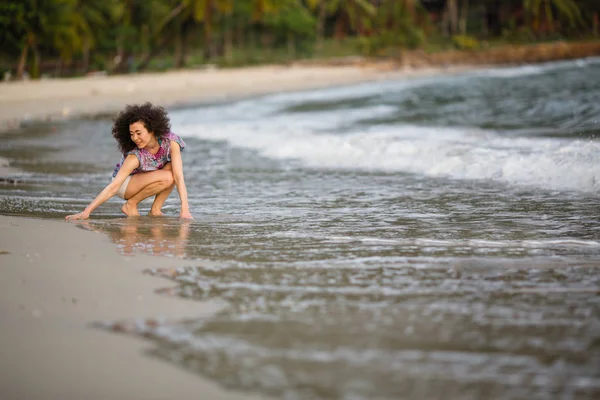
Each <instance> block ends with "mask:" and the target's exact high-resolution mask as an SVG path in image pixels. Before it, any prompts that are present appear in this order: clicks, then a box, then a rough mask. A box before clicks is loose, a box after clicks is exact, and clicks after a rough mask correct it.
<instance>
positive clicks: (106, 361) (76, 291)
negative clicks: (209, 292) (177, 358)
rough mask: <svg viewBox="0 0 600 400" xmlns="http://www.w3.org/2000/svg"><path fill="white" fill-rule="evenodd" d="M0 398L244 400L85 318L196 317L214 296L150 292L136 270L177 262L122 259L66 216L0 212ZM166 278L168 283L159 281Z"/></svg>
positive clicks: (152, 282)
mask: <svg viewBox="0 0 600 400" xmlns="http://www.w3.org/2000/svg"><path fill="white" fill-rule="evenodd" d="M0 232H1V233H0V237H1V238H2V239H1V240H0V257H1V258H0V260H1V261H0V270H1V272H2V279H1V280H0V321H1V326H2V327H1V328H0V332H1V333H0V359H1V360H2V362H0V397H2V399H6V400H17V399H46V400H49V399H65V400H66V399H192V398H195V399H198V398H202V399H236V398H244V399H252V398H255V397H254V396H253V395H249V394H244V395H243V396H242V395H241V394H239V393H234V392H229V391H226V390H224V389H223V388H220V387H218V386H217V385H215V384H213V383H211V382H208V381H205V380H203V379H202V378H200V377H198V376H193V375H191V374H189V373H187V372H183V371H180V370H178V369H177V368H176V367H174V366H172V365H169V364H167V363H164V362H161V361H159V360H155V359H152V358H151V357H149V356H146V355H144V350H145V348H147V347H148V344H147V343H145V342H143V341H141V340H140V339H135V338H132V337H129V336H125V335H117V334H114V333H108V332H105V331H102V330H100V329H97V328H95V327H93V326H92V324H93V323H95V322H103V321H110V320H135V319H143V318H149V317H151V318H163V319H166V320H167V321H168V320H170V319H179V318H184V317H191V316H193V317H201V316H203V315H209V314H212V313H214V312H216V311H218V310H219V309H220V308H221V306H222V304H219V303H216V302H212V303H211V302H205V303H199V302H191V301H185V300H182V299H177V298H170V297H166V296H162V295H161V296H159V295H158V294H155V293H154V291H155V290H156V289H157V288H159V287H160V286H161V284H164V283H167V282H166V281H165V282H161V281H160V280H159V279H157V278H154V277H150V276H148V275H144V274H142V271H143V270H144V269H146V268H158V267H163V268H168V267H174V268H176V267H179V266H182V265H185V261H184V260H181V259H175V258H167V257H152V256H149V255H143V254H137V255H135V256H134V257H125V256H122V255H120V254H119V253H118V252H117V247H116V245H115V244H114V243H111V242H110V240H109V239H108V237H107V236H106V235H104V234H101V233H95V232H88V231H85V230H83V229H80V228H79V227H77V226H76V224H73V223H67V222H63V221H57V220H39V219H28V218H19V217H5V216H2V217H0ZM167 286H168V283H167Z"/></svg>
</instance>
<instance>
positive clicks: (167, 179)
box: [160, 171, 175, 187]
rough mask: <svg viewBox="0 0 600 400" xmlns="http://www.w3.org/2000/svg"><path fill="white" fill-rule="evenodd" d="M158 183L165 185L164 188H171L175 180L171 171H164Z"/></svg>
mask: <svg viewBox="0 0 600 400" xmlns="http://www.w3.org/2000/svg"><path fill="white" fill-rule="evenodd" d="M160 182H161V183H162V184H163V185H165V186H166V187H169V186H171V185H172V184H173V183H175V179H174V178H173V173H172V172H171V171H164V173H163V174H162V176H161V180H160Z"/></svg>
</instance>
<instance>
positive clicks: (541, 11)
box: [523, 0, 581, 32]
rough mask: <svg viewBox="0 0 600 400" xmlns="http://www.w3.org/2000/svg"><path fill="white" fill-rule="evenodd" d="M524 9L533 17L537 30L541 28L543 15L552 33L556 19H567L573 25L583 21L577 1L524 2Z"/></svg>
mask: <svg viewBox="0 0 600 400" xmlns="http://www.w3.org/2000/svg"><path fill="white" fill-rule="evenodd" d="M523 8H524V9H525V11H526V12H527V13H528V14H530V15H531V16H532V17H533V24H534V29H535V30H539V28H540V16H541V15H543V19H544V21H545V23H546V24H547V26H548V28H549V30H550V31H551V32H554V23H555V18H556V17H564V18H566V19H567V20H568V21H569V23H570V24H571V25H576V24H577V23H579V22H580V21H581V11H580V10H579V7H578V6H577V3H576V2H575V0H523ZM555 10H556V15H555Z"/></svg>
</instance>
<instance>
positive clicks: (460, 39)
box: [452, 35, 481, 50]
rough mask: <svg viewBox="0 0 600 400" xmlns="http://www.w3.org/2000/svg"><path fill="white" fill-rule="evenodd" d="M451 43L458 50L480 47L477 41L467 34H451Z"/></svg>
mask: <svg viewBox="0 0 600 400" xmlns="http://www.w3.org/2000/svg"><path fill="white" fill-rule="evenodd" d="M452 43H454V47H456V48H457V49H459V50H476V49H478V48H480V47H481V46H480V44H479V41H478V40H477V39H475V38H474V37H473V36H469V35H455V36H452Z"/></svg>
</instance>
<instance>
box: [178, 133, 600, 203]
mask: <svg viewBox="0 0 600 400" xmlns="http://www.w3.org/2000/svg"><path fill="white" fill-rule="evenodd" d="M308 123H310V122H308ZM301 125H302V124H300V126H295V127H294V128H289V129H286V128H285V126H284V124H282V125H281V126H275V127H274V126H273V124H272V123H271V122H269V123H268V124H264V125H261V124H259V123H257V125H256V126H254V127H248V126H247V125H244V124H240V123H233V124H226V125H207V124H203V125H196V126H188V127H187V128H186V129H185V131H186V132H187V135H189V136H194V137H198V138H202V139H209V140H225V141H227V142H229V143H230V144H232V145H234V146H239V147H244V148H251V149H253V150H256V151H258V152H259V153H260V154H261V155H262V156H266V157H269V158H273V159H280V160H285V159H290V160H299V161H300V162H302V163H303V164H304V165H305V166H308V167H313V168H333V169H338V168H340V169H356V170H369V171H370V170H380V171H384V172H408V173H414V174H420V175H425V176H431V177H448V178H452V179H467V180H473V179H477V180H493V181H500V182H504V183H508V184H519V185H528V186H534V187H541V188H548V189H558V190H579V191H585V192H588V191H597V190H598V189H599V188H600V164H599V163H598V162H597V160H598V158H599V157H600V143H598V142H596V141H586V140H575V141H573V140H563V139H556V138H503V137H500V136H497V135H495V134H494V133H493V132H487V131H482V130H477V129H455V128H437V127H429V128H428V127H417V126H402V127H393V128H385V129H384V128H378V127H373V128H372V129H371V130H370V131H369V130H367V131H366V132H361V133H352V134H345V135H340V134H316V133H308V132H310V131H311V129H307V128H308V127H307V126H305V127H304V128H303V127H302V126H301Z"/></svg>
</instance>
